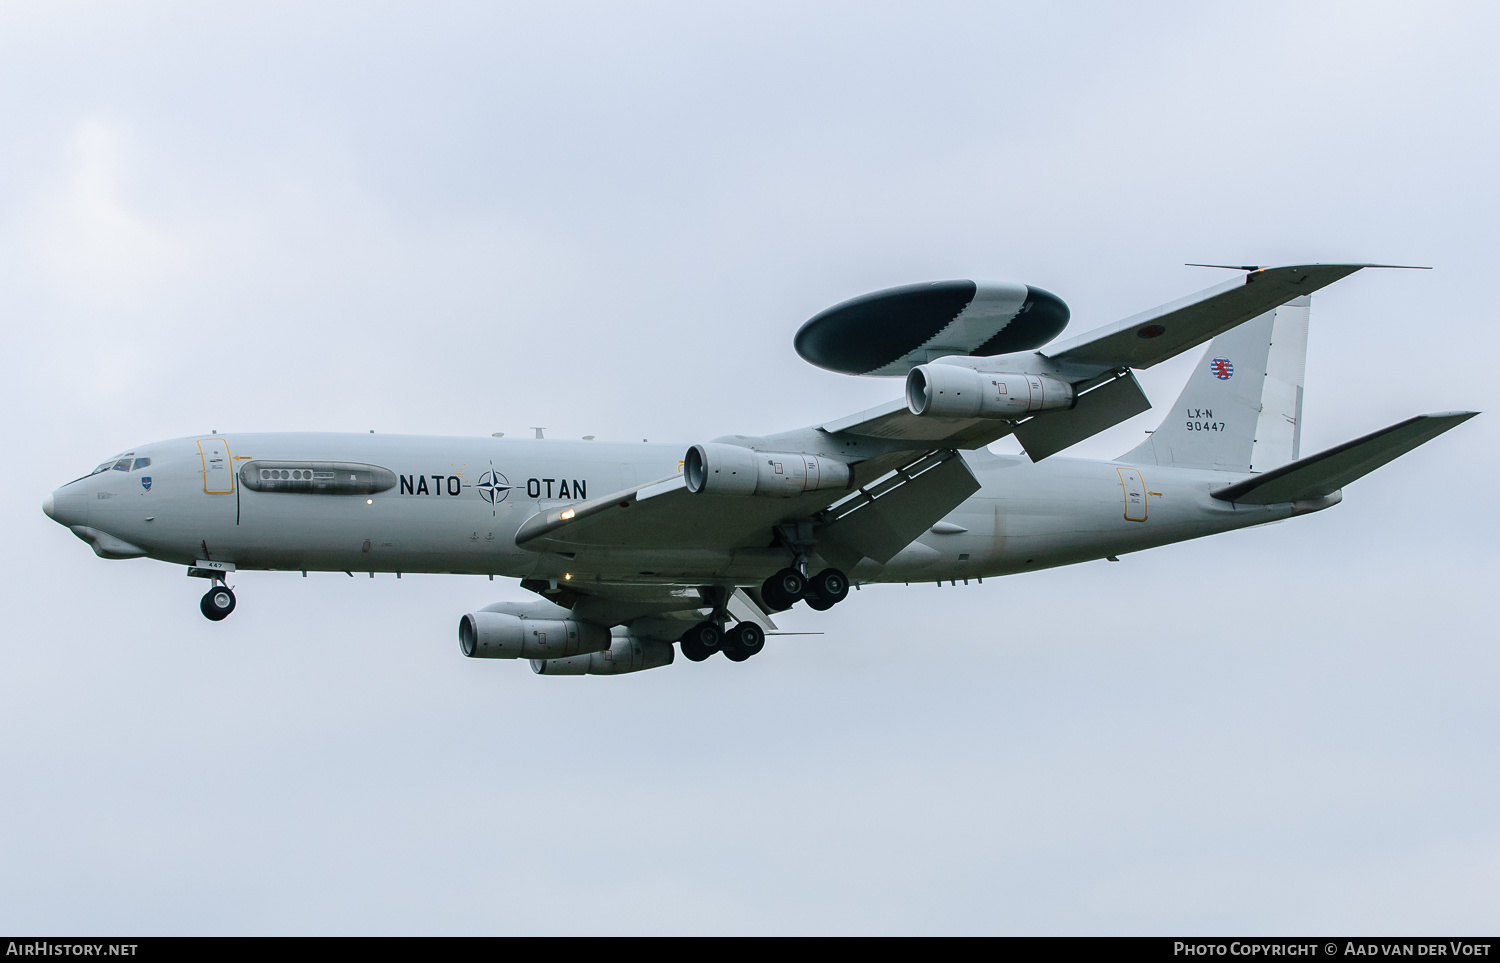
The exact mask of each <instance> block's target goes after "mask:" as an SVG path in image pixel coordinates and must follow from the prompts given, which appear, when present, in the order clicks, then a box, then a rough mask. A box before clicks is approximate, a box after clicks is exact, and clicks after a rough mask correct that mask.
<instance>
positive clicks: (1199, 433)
mask: <svg viewBox="0 0 1500 963" xmlns="http://www.w3.org/2000/svg"><path fill="white" fill-rule="evenodd" d="M1310 304H1311V301H1310V299H1309V298H1308V297H1306V296H1303V297H1300V298H1296V299H1295V300H1292V301H1289V302H1287V303H1286V304H1283V305H1282V306H1281V307H1279V308H1277V309H1276V310H1274V311H1268V312H1266V313H1265V314H1262V315H1260V316H1259V317H1256V318H1252V319H1250V320H1249V321H1246V322H1245V323H1244V324H1241V325H1239V326H1238V327H1235V328H1231V329H1230V330H1228V331H1226V332H1224V333H1223V334H1221V335H1219V336H1218V337H1217V338H1214V339H1213V341H1212V342H1211V343H1210V344H1209V346H1208V351H1207V353H1205V354H1204V356H1203V358H1202V360H1201V361H1200V362H1199V364H1198V366H1197V367H1196V368H1194V369H1193V373H1192V375H1191V376H1189V377H1188V382H1187V386H1186V387H1184V388H1183V389H1182V394H1181V395H1179V396H1178V398H1177V401H1176V402H1175V403H1174V404H1173V406H1172V409H1171V412H1170V413H1169V414H1168V415H1167V417H1166V418H1165V419H1164V420H1163V421H1162V423H1161V424H1160V425H1159V426H1158V427H1157V429H1156V431H1154V432H1152V433H1151V437H1150V438H1148V439H1146V440H1145V441H1144V442H1142V443H1141V444H1139V445H1137V446H1136V447H1135V448H1133V449H1131V450H1130V451H1128V452H1126V453H1125V454H1124V455H1121V456H1120V459H1119V460H1120V461H1125V462H1134V463H1136V464H1146V465H1177V466H1180V467H1184V468H1217V469H1219V470H1221V471H1266V470H1267V469H1270V468H1275V467H1277V466H1278V465H1284V464H1286V463H1287V462H1290V461H1295V460H1296V459H1297V457H1298V455H1299V454H1300V453H1301V451H1300V450H1301V447H1302V380H1303V374H1304V372H1305V370H1306V364H1307V325H1308V316H1309V313H1310Z"/></svg>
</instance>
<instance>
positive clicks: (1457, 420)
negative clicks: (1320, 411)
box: [1212, 411, 1479, 505]
mask: <svg viewBox="0 0 1500 963" xmlns="http://www.w3.org/2000/svg"><path fill="white" fill-rule="evenodd" d="M1477 414H1479V412H1477V411H1449V412H1442V413H1439V414H1431V415H1417V416H1416V417H1415V418H1408V419H1407V420H1405V421H1403V422H1401V423H1399V424H1395V425H1392V426H1390V427H1389V428H1384V429H1382V430H1380V431H1377V432H1374V433H1373V434H1369V435H1365V436H1364V437H1363V438H1356V439H1354V440H1353V441H1348V442H1345V443H1344V444H1342V445H1339V446H1337V447H1335V448H1330V449H1328V450H1327V451H1324V452H1319V453H1318V454H1316V455H1309V456H1308V457H1306V458H1303V459H1300V460H1298V461H1294V462H1292V463H1291V464H1290V465H1283V466H1281V467H1280V468H1277V469H1275V470H1274V471H1268V472H1266V473H1265V474H1263V475H1256V476H1255V477H1254V478H1248V479H1246V480H1245V481H1242V482H1237V483H1236V484H1233V485H1230V486H1228V487H1227V488H1220V489H1219V490H1218V491H1215V492H1213V493H1212V494H1213V496H1214V497H1215V498H1219V499H1222V500H1224V501H1226V502H1240V503H1242V504H1246V505H1276V504H1281V503H1282V502H1295V501H1301V500H1302V499H1307V498H1321V497H1323V496H1325V495H1331V494H1333V493H1334V492H1336V491H1338V490H1339V489H1340V488H1343V487H1344V486H1345V485H1347V484H1349V483H1350V482H1352V481H1354V480H1355V479H1357V478H1363V477H1364V476H1365V475H1368V474H1369V473H1370V472H1372V471H1374V470H1375V469H1377V468H1379V467H1380V466H1381V465H1384V464H1385V463H1386V462H1389V461H1394V460H1395V459H1397V458H1399V457H1400V456H1402V455H1404V454H1406V453H1407V452H1409V451H1411V450H1412V449H1413V448H1416V447H1417V446H1418V445H1422V444H1425V443H1427V442H1429V441H1431V440H1432V439H1434V438H1436V437H1437V436H1438V435H1441V434H1442V433H1443V432H1445V431H1447V430H1448V429H1449V428H1453V427H1455V426H1456V425H1459V424H1462V423H1463V422H1465V421H1468V420H1469V419H1470V418H1472V417H1474V416H1475V415H1477Z"/></svg>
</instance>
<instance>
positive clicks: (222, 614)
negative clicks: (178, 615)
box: [198, 582, 234, 622]
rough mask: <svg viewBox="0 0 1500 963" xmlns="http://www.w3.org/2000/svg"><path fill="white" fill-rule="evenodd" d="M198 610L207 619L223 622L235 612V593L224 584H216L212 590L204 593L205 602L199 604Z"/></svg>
mask: <svg viewBox="0 0 1500 963" xmlns="http://www.w3.org/2000/svg"><path fill="white" fill-rule="evenodd" d="M198 608H199V609H200V610H201V611H202V612H203V617H204V618H205V619H208V620H209V621H210V622H221V621H223V620H224V619H226V618H228V617H229V613H230V612H233V611H234V591H233V590H232V589H230V587H229V586H227V585H225V584H224V583H223V582H215V583H214V585H213V587H212V588H210V589H209V590H208V591H207V592H205V593H203V601H201V602H199V603H198Z"/></svg>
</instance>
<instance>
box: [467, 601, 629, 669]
mask: <svg viewBox="0 0 1500 963" xmlns="http://www.w3.org/2000/svg"><path fill="white" fill-rule="evenodd" d="M609 642H610V639H609V629H606V628H604V627H603V626H599V625H593V624H591V623H588V622H575V621H574V620H572V619H527V618H521V617H520V616H516V615H509V614H506V613H504V612H470V613H469V614H468V615H465V616H464V617H463V618H462V619H459V621H458V648H459V651H461V652H462V653H463V654H464V655H466V656H468V657H469V658H471V659H559V658H565V657H567V656H576V655H583V656H585V657H586V656H587V654H588V653H590V652H598V651H600V650H602V649H608V648H609Z"/></svg>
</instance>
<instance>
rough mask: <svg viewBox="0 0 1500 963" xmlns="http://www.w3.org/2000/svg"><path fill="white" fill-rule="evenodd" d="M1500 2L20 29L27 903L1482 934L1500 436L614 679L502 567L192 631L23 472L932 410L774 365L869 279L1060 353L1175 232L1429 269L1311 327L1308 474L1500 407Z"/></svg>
mask: <svg viewBox="0 0 1500 963" xmlns="http://www.w3.org/2000/svg"><path fill="white" fill-rule="evenodd" d="M1497 28H1500V15H1497V13H1496V12H1495V8H1494V7H1493V5H1488V4H1480V3H1448V4H1445V3H1426V4H1405V5H1397V4H1383V3H1370V2H1360V3H1345V4H1315V3H1313V4H1310V3H1286V4H1254V5H1249V6H1247V5H1243V4H1241V5H1222V4H1221V5H1214V4H1201V3H1191V4H1189V3H1184V4H1157V5H1150V6H1143V5H1116V4H1062V3H1058V4H1035V3H1028V4H1017V5H1011V6H1007V5H1002V4H974V5H962V4H934V3H922V4H912V5H906V6H903V5H889V4H887V5H874V4H866V3H850V4H809V3H805V2H799V3H794V4H783V5H774V4H769V3H757V4H753V5H746V6H741V7H731V6H729V5H724V4H713V5H707V4H685V5H670V4H669V5H645V4H636V5H623V4H605V5H597V6H595V5H583V4H575V5H568V6H563V5H548V6H546V8H545V9H538V5H536V4H526V5H515V6H510V7H505V6H501V5H497V4H466V3H424V4H409V5H391V4H373V3H344V4H336V3H327V4H321V5H318V6H315V7H314V6H309V5H304V4H280V3H266V2H262V3H257V4H242V5H238V6H233V5H227V4H216V5H206V4H195V3H161V2H157V3H152V2H138V3H133V4H128V5H126V4H105V3H61V2H46V3H40V2H38V3H17V2H6V3H3V4H0V338H3V341H0V400H3V403H4V410H5V411H6V413H7V417H6V418H5V419H4V427H3V431H4V441H5V446H6V451H7V456H8V461H9V463H10V465H11V470H10V472H9V476H8V478H9V480H8V482H7V483H6V484H5V485H4V486H3V487H0V492H3V498H0V512H3V518H4V531H5V532H6V534H7V536H8V538H7V543H8V544H7V551H6V552H4V554H3V558H0V578H3V583H4V586H5V596H4V597H5V601H6V609H7V613H8V619H7V621H8V624H9V625H10V626H11V628H10V630H9V631H8V632H7V633H6V634H5V636H4V639H3V642H0V867H3V869H4V871H3V872H0V930H4V931H10V932H21V931H28V932H48V933H69V934H71V933H79V934H87V933H143V934H151V933H445V932H451V933H536V932H540V933H562V932H590V933H634V932H643V933H699V932H713V933H854V932H860V933H1161V934H1176V933H1183V934H1190V933H1205V934H1211V933H1234V934H1245V933H1336V932H1338V933H1371V934H1376V933H1391V934H1410V933H1418V932H1421V933H1454V934H1460V933H1490V934H1492V933H1493V932H1494V931H1495V930H1496V929H1497V926H1500V908H1497V907H1500V759H1497V750H1496V732H1497V728H1500V708H1497V701H1496V698H1495V692H1496V689H1497V683H1500V653H1497V646H1496V635H1497V632H1496V630H1495V611H1496V603H1495V592H1496V589H1495V586H1496V585H1497V584H1500V566H1497V564H1496V561H1495V556H1494V551H1493V543H1494V540H1495V536H1496V532H1497V527H1500V526H1497V520H1500V519H1497V507H1496V499H1495V496H1494V493H1493V491H1492V488H1493V479H1494V478H1495V477H1496V472H1497V468H1500V464H1497V462H1500V458H1497V456H1496V451H1497V443H1500V437H1497V428H1496V425H1497V424H1500V418H1497V415H1496V414H1494V413H1491V414H1486V415H1485V416H1483V417H1481V418H1478V419H1476V420H1474V421H1472V422H1469V423H1467V424H1465V425H1463V426H1462V427H1461V428H1459V429H1457V430H1455V431H1453V432H1452V433H1451V434H1449V435H1445V436H1443V437H1442V438H1441V439H1439V440H1438V441H1436V442H1434V443H1432V444H1431V445H1429V446H1427V447H1425V448H1422V449H1420V450H1419V451H1417V452H1416V453H1414V454H1412V455H1409V456H1407V457H1406V458H1404V459H1402V460H1401V461H1399V462H1397V463H1395V464H1392V465H1391V466H1389V467H1387V468H1385V469H1382V470H1381V471H1380V472H1378V473H1376V474H1375V475H1373V476H1371V477H1369V478H1366V479H1364V480H1362V481H1360V482H1358V483H1357V484H1355V485H1353V486H1351V487H1350V489H1349V490H1347V491H1346V493H1345V501H1344V503H1343V504H1342V505H1340V506H1338V507H1337V508H1335V509H1333V510H1331V511H1329V512H1326V513H1322V514H1319V515H1315V516H1311V517H1306V518H1301V519H1295V520H1292V521H1289V522H1287V523H1284V524H1279V525H1273V526H1269V527H1266V528H1262V529H1257V530H1252V531H1245V532H1238V533H1234V534H1230V535H1224V536H1219V537H1217V538H1214V539H1210V540H1205V541H1200V542H1196V543H1190V544H1186V545H1180V546H1173V547H1168V548H1164V549H1158V550H1155V551H1152V552H1148V553H1144V554H1139V555H1132V556H1127V557H1125V558H1124V560H1123V561H1122V563H1121V564H1118V565H1111V564H1106V563H1102V562H1100V563H1093V564H1089V565H1083V566H1076V567H1072V568H1066V569H1059V570H1053V571H1048V572H1039V573H1034V574H1030V575H1026V576H1018V577H1013V578H1009V579H1002V580H993V581H990V582H986V584H985V585H984V586H983V587H979V586H972V587H969V588H956V589H955V588H944V589H938V588H935V587H932V586H926V587H909V588H907V587H900V586H896V587H872V588H867V589H865V590H863V591H861V592H860V593H858V594H857V595H855V596H853V597H852V598H851V600H850V601H849V602H848V603H846V604H844V605H842V606H840V607H839V608H838V609H836V610H834V611H832V612H829V613H826V614H817V613H812V612H805V611H799V612H797V613H795V614H792V615H790V616H787V617H786V618H785V619H784V620H783V627H784V628H791V629H797V630H804V631H823V632H826V633H827V634H825V635H822V636H808V637H791V638H785V639H772V640H771V644H770V645H769V646H768V647H767V651H766V653H765V654H764V655H762V656H761V657H759V658H757V659H755V660H753V661H751V662H749V663H746V664H743V665H734V664H731V663H729V662H728V661H726V660H724V659H715V660H710V661H709V662H706V663H703V664H701V665H696V664H692V663H687V662H684V661H679V664H677V665H674V666H672V667H670V668H668V669H663V670H658V671H653V672H645V673H641V674H639V675H635V676H627V677H624V678H615V679H610V678H582V679H574V678H562V679H546V678H540V677H536V676H533V675H532V673H531V671H530V669H529V668H528V667H527V666H526V665H525V663H524V662H523V663H475V662H472V661H469V660H465V659H463V658H462V657H461V656H460V655H459V653H458V651H457V644H456V642H455V631H454V626H455V624H456V622H457V619H458V617H459V615H461V614H462V613H463V612H466V611H469V610H471V609H473V608H475V607H477V606H480V605H483V604H486V603H488V602H491V601H495V600H497V599H502V598H521V597H524V596H526V593H523V592H521V591H520V589H518V588H517V587H515V586H514V585H513V584H507V583H503V582H501V581H496V582H493V583H491V582H488V581H485V580H482V579H478V578H468V577H457V576H454V577H437V576H429V577H408V578H404V579H402V580H401V581H400V582H397V581H395V580H393V579H388V578H381V579H375V580H369V579H354V580H351V579H348V578H345V577H344V576H342V575H338V576H334V575H322V576H316V575H315V576H312V577H309V578H308V579H306V580H304V579H301V578H298V577H296V576H295V575H294V574H293V575H288V574H269V573H267V574H247V575H244V576H242V577H241V578H240V579H239V580H238V583H237V586H238V589H239V596H240V606H239V609H238V610H237V611H236V613H235V615H234V617H233V618H231V619H229V620H228V621H226V622H224V623H222V624H211V623H209V622H207V621H205V620H204V619H203V618H202V616H201V615H200V614H199V613H198V611H197V600H198V596H199V594H201V591H202V586H201V583H197V582H194V581H192V580H189V579H186V578H184V577H183V575H182V572H181V570H180V569H178V568H175V567H170V566H165V565H162V564H160V563H156V562H150V561H145V560H137V561H129V562H106V561H103V560H100V559H97V558H95V557H94V555H93V554H92V553H91V552H90V551H89V549H88V548H87V546H85V545H84V544H83V543H82V542H79V541H78V540H77V539H75V538H73V537H72V536H71V535H70V534H68V533H67V532H66V531H65V530H63V529H62V528H60V527H58V526H57V525H55V524H53V523H52V522H50V521H49V520H48V519H46V518H45V517H44V516H43V515H42V513H41V511H40V503H41V499H42V497H43V495H45V494H46V492H48V491H49V490H51V489H52V488H53V487H55V486H56V485H57V484H60V483H61V482H64V481H66V480H68V479H70V478H73V477H75V476H77V475H79V474H81V473H82V472H83V471H86V470H87V469H88V468H90V467H92V466H93V465H94V464H95V463H96V462H97V461H99V460H101V459H103V458H105V457H107V456H109V455H111V454H113V453H114V452H117V451H120V450H123V449H126V448H129V447H131V446H133V445H135V444H139V443H144V442H147V441H151V440H157V439H161V438H168V437H176V436H180V435H185V434H192V433H196V432H202V431H206V430H209V429H218V430H220V431H253V430H340V431H344V430H347V431H367V430H369V429H372V428H373V429H376V430H378V431H382V432H398V431H399V432H428V433H441V434H483V435H488V434H489V433H490V432H493V431H505V432H508V433H523V434H524V433H525V432H526V429H527V428H528V426H532V425H544V426H547V428H548V429H549V434H550V435H552V436H556V437H578V436H581V435H583V434H594V435H598V436H599V437H600V438H604V439H635V438H651V439H652V440H653V441H656V440H663V441H665V440H677V441H680V442H682V443H683V444H684V445H686V444H690V443H693V442H697V441H702V440H706V439H708V438H710V437H713V436H716V435H720V434H725V433H729V432H745V433H759V432H767V431H773V430H778V429H784V428H790V427H798V426H802V425H805V424H810V423H813V422H816V421H818V420H822V419H827V418H830V417H835V416H838V415H842V414H845V413H848V412H851V411H854V410H857V409H859V408H862V407H865V406H868V405H870V404H875V403H877V402H880V401H883V400H885V399H887V398H889V397H892V396H893V395H894V394H895V392H897V391H898V390H899V389H898V383H897V382H893V381H887V380H879V379H853V378H847V377H843V376H839V375H835V374H831V373H828V372H824V371H820V370H818V369H814V368H812V367H811V366H809V365H807V364H805V363H803V362H802V361H801V360H800V359H798V358H797V357H796V355H795V354H794V352H793V351H792V347H791V336H792V334H793V333H794V332H795V331H796V329H797V326H798V325H799V324H801V323H802V321H804V320H805V319H806V318H808V317H810V316H811V315H812V314H814V313H816V312H817V311H819V310H821V309H822V308H824V307H826V306H828V305H830V304H832V303H834V302H837V301H840V300H842V299H844V298H848V297H852V296H854V295H856V294H860V293H863V292H865V291H869V290H874V289H876V288H879V287H884V286H888V285H892V284H899V283H905V282H911V281H919V280H932V279H941V278H952V277H975V278H981V279H997V280H1015V281H1022V282H1026V283H1032V284H1037V285H1040V286H1042V287H1045V288H1047V289H1049V290H1051V291H1054V292H1056V293H1057V294H1058V295H1060V296H1061V297H1063V298H1064V299H1065V300H1066V301H1067V302H1068V303H1069V304H1070V305H1071V307H1072V309H1073V323H1072V325H1071V327H1070V329H1069V331H1070V332H1071V333H1077V332H1080V331H1084V330H1087V329H1088V328H1091V327H1094V326H1096V325H1098V324H1103V323H1107V322H1109V321H1113V320H1116V319H1118V318H1120V317H1123V316H1126V315H1128V314H1132V313H1135V312H1136V311H1139V310H1143V309H1145V308H1148V307H1151V306H1153V305H1156V304H1159V303H1163V302H1166V301H1170V300H1173V299H1175V298H1177V297H1180V296H1182V295H1185V294H1187V293H1190V292H1192V291H1195V290H1198V289H1200V288H1203V287H1207V286H1209V285H1210V284H1213V283H1217V282H1218V281H1220V280H1221V279H1222V277H1221V275H1220V273H1219V272H1214V271H1205V270H1202V269H1195V268H1187V267H1183V266H1182V265H1183V262H1185V261H1213V262H1226V263H1247V264H1274V263H1288V262H1298V261H1304V260H1308V261H1340V260H1356V261H1381V262H1390V263H1409V264H1425V265H1433V266H1434V267H1435V268H1436V270H1434V271H1431V272H1394V271H1392V272H1363V273H1361V274H1359V275H1356V276H1354V277H1352V278H1350V279H1348V280H1345V281H1342V282H1340V283H1339V284H1337V285H1335V286H1334V287H1332V288H1329V289H1327V290H1325V291H1324V292H1321V293H1319V294H1318V295H1316V296H1315V297H1314V299H1313V314H1312V319H1313V320H1312V325H1313V327H1312V336H1311V346H1310V354H1309V360H1308V387H1307V400H1306V427H1305V430H1304V436H1303V450H1304V452H1310V451H1315V450H1318V449H1320V448H1323V447H1327V446H1329V445H1332V444H1336V443H1338V442H1341V441H1344V440H1347V439H1349V438H1351V437H1353V436H1355V435H1357V434H1361V433H1363V432H1365V431H1369V430H1373V429H1375V428H1379V427H1382V426H1384V425H1386V424H1389V423H1391V422H1394V421H1396V420H1399V419H1401V418H1403V417H1406V416H1408V415H1411V414H1414V413H1417V412H1422V411H1441V410H1450V409H1459V408H1470V409H1486V410H1489V411H1491V412H1493V411H1494V409H1496V408H1497V407H1500V406H1497V404H1496V401H1497V400H1500V399H1497V394H1500V392H1497V388H1496V379H1495V376H1494V374H1493V368H1494V365H1495V359H1496V357H1497V348H1500V337H1497V334H1496V331H1495V326H1494V315H1495V311H1494V294H1493V287H1494V285H1493V281H1492V278H1493V276H1494V268H1493V264H1494V261H1495V260H1496V257H1497V255H1500V250H1497V243H1496V226H1495V225H1496V223H1497V219H1500V218H1497V216H1500V210H1497V189H1496V172H1497V170H1500V163H1497V161H1500V133H1497V128H1496V124H1495V104H1496V102H1497V93H1500V91H1497V74H1500V66H1497V60H1496V58H1495V56H1494V52H1493V46H1494V40H1495V37H1496V36H1497ZM1190 360H1191V359H1190V358H1189V359H1183V360H1181V361H1179V362H1178V363H1174V364H1168V365H1163V366H1161V368H1160V369H1153V370H1152V371H1149V372H1146V374H1145V376H1144V378H1143V382H1144V383H1145V385H1146V387H1147V390H1148V392H1149V393H1150V394H1151V396H1152V398H1153V400H1154V401H1155V402H1156V403H1157V404H1158V406H1161V405H1164V404H1170V402H1171V401H1172V399H1173V397H1175V395H1176V392H1177V390H1178V388H1179V387H1180V385H1181V382H1182V381H1183V379H1184V378H1185V376H1186V368H1184V367H1183V364H1185V363H1190ZM1159 418H1160V408H1158V411H1157V412H1155V413H1151V414H1147V415H1144V416H1142V417H1140V418H1137V419H1134V420H1133V421H1131V422H1129V423H1127V424H1126V425H1123V426H1120V427H1118V428H1116V429H1114V430H1112V431H1110V432H1107V433H1105V434H1104V435H1101V436H1099V437H1097V438H1095V439H1092V440H1091V441H1089V442H1087V443H1085V444H1084V445H1081V446H1079V448H1078V449H1077V450H1076V452H1075V453H1077V454H1083V455H1089V456H1100V457H1109V456H1113V455H1115V454H1117V453H1119V452H1120V451H1123V450H1125V449H1126V448H1129V447H1131V446H1132V445H1134V444H1135V442H1136V441H1137V440H1139V438H1140V437H1142V436H1141V432H1142V430H1143V429H1145V428H1150V427H1152V426H1153V425H1154V424H1155V423H1156V421H1158V420H1159ZM998 447H999V448H1000V449H1002V450H1004V449H1005V446H1004V445H1001V446H998Z"/></svg>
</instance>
